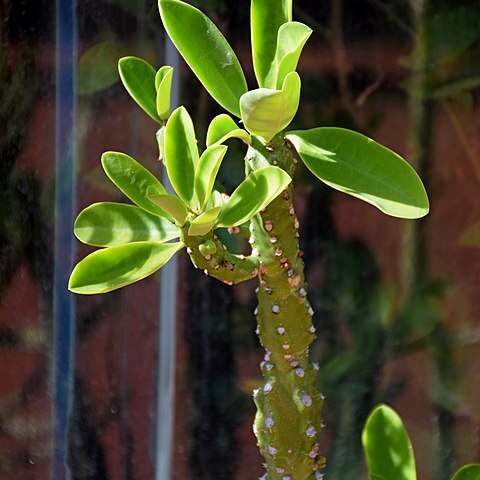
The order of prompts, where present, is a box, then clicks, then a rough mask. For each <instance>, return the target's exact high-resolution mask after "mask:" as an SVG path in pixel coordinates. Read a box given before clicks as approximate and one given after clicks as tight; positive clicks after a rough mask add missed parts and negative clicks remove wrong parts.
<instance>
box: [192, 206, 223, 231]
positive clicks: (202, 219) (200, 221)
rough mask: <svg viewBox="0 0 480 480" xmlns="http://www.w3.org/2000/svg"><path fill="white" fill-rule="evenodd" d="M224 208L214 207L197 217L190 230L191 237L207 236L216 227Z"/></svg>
mask: <svg viewBox="0 0 480 480" xmlns="http://www.w3.org/2000/svg"><path fill="white" fill-rule="evenodd" d="M221 209H222V207H214V208H211V209H210V210H207V211H205V212H203V213H202V214H201V215H199V216H198V217H196V218H195V219H194V220H193V221H192V223H191V224H190V227H189V229H188V234H189V235H192V236H193V235H199V236H200V235H206V234H207V233H208V232H209V231H210V230H211V229H212V228H213V227H214V225H215V223H216V221H217V218H218V215H219V213H220V210H221Z"/></svg>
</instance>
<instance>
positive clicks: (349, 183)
mask: <svg viewBox="0 0 480 480" xmlns="http://www.w3.org/2000/svg"><path fill="white" fill-rule="evenodd" d="M286 138H287V139H288V140H290V142H292V144H293V145H294V147H295V149H296V150H297V152H298V154H299V156H300V158H301V159H302V160H303V162H304V163H305V165H306V166H307V167H308V168H309V169H310V170H311V172H312V173H313V174H314V175H316V176H317V177H318V178H319V179H320V180H322V181H323V182H325V183H326V184H327V185H330V186H331V187H332V188H335V189H337V190H340V191H342V192H345V193H348V194H349V195H353V196H354V197H358V198H360V199H362V200H364V201H366V202H368V203H370V204H372V205H374V206H376V207H377V208H379V209H380V210H381V211H382V212H384V213H386V214H388V215H392V216H394V217H401V218H419V217H423V216H424V215H426V214H427V213H428V210H429V204H428V197H427V193H426V192H425V187H424V186H423V184H422V181H421V180H420V178H419V177H418V175H417V174H416V172H415V170H414V169H413V168H412V167H411V166H410V165H409V164H408V163H407V162H406V161H405V160H403V158H401V157H400V156H399V155H397V154H396V153H394V152H392V151H391V150H389V149H388V148H386V147H384V146H382V145H380V144H378V143H376V142H374V141H373V140H372V139H370V138H368V137H365V136H364V135H362V134H360V133H357V132H353V131H351V130H345V129H343V128H335V127H324V128H314V129H311V130H303V131H302V130H300V131H295V132H289V133H288V135H286Z"/></svg>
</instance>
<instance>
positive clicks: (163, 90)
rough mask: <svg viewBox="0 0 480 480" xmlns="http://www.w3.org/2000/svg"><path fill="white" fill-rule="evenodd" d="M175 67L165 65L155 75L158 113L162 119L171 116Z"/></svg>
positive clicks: (164, 119)
mask: <svg viewBox="0 0 480 480" xmlns="http://www.w3.org/2000/svg"><path fill="white" fill-rule="evenodd" d="M172 77H173V67H169V66H168V65H165V66H163V67H162V68H160V69H159V70H158V72H157V75H156V76H155V88H156V89H157V96H156V103H157V113H158V116H159V117H160V119H161V120H162V121H164V122H165V121H166V120H168V117H169V116H170V99H171V90H172Z"/></svg>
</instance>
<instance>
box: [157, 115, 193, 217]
mask: <svg viewBox="0 0 480 480" xmlns="http://www.w3.org/2000/svg"><path fill="white" fill-rule="evenodd" d="M198 161H199V157H198V147H197V141H196V138H195V130H194V128H193V122H192V119H191V118H190V115H189V114H188V112H187V110H186V109H185V108H184V107H178V108H177V109H176V110H175V111H174V112H173V113H172V115H171V116H170V118H169V119H168V122H167V126H166V128H165V165H166V167H167V172H168V177H169V178H170V181H171V182H172V186H173V188H174V189H175V191H176V192H177V194H178V196H179V197H180V198H181V199H182V200H183V201H184V202H185V204H186V205H188V206H189V207H190V208H191V209H192V210H193V209H195V208H196V199H195V191H194V188H193V182H194V177H195V169H196V167H197V164H198Z"/></svg>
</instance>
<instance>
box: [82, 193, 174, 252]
mask: <svg viewBox="0 0 480 480" xmlns="http://www.w3.org/2000/svg"><path fill="white" fill-rule="evenodd" d="M74 233H75V235H76V236H77V238H78V239H79V240H80V241H81V242H83V243H87V244H88V245H95V246H97V247H111V246H114V245H123V244H125V243H131V242H147V241H152V242H166V241H167V240H172V239H173V238H178V237H179V236H180V231H179V229H178V228H177V227H176V226H175V225H173V224H172V223H171V222H170V221H169V220H167V219H165V218H160V217H157V216H156V215H151V214H150V213H148V212H146V211H145V210H142V209H141V208H139V207H135V206H133V205H126V204H124V203H111V202H104V203H94V204H93V205H90V206H89V207H87V208H86V209H85V210H83V211H82V212H80V214H79V215H78V217H77V219H76V220H75V227H74Z"/></svg>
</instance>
